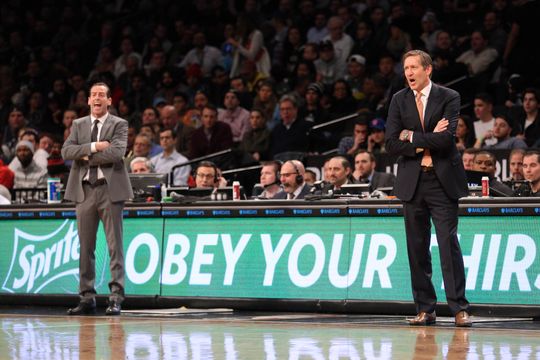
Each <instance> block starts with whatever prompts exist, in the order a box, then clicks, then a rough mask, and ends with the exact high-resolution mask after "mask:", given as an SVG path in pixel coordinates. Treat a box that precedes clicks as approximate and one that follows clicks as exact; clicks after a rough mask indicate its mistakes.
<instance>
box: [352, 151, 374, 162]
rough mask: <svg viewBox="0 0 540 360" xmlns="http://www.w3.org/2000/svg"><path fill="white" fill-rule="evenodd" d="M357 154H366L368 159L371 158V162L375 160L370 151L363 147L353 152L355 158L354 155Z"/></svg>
mask: <svg viewBox="0 0 540 360" xmlns="http://www.w3.org/2000/svg"><path fill="white" fill-rule="evenodd" d="M359 154H368V155H369V160H371V162H377V161H376V159H375V155H373V153H372V152H371V151H367V150H365V149H360V150H358V151H357V152H356V153H355V154H354V158H355V159H356V156H357V155H359Z"/></svg>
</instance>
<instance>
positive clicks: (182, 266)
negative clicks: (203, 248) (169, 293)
mask: <svg viewBox="0 0 540 360" xmlns="http://www.w3.org/2000/svg"><path fill="white" fill-rule="evenodd" d="M177 247H179V248H180V250H179V251H178V252H177V253H175V250H176V248H177ZM189 247H190V246H189V239H188V237H187V236H185V235H183V234H170V235H169V238H168V240H167V248H166V250H165V256H164V257H163V271H162V274H161V282H162V284H164V285H176V284H180V283H181V282H182V281H183V280H184V279H185V277H186V274H187V263H186V256H187V254H188V253H189ZM173 265H176V266H177V267H178V270H177V271H176V272H175V273H173V272H172V267H173Z"/></svg>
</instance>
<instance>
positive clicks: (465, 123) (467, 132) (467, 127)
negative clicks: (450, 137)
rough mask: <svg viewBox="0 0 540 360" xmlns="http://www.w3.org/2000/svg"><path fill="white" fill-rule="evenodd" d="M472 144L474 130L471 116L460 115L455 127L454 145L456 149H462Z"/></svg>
mask: <svg viewBox="0 0 540 360" xmlns="http://www.w3.org/2000/svg"><path fill="white" fill-rule="evenodd" d="M473 145H474V131H473V129H472V124H471V118H470V117H469V116H467V115H460V116H459V118H458V123H457V127H456V147H457V149H458V151H464V150H465V149H467V148H470V147H472V146H473Z"/></svg>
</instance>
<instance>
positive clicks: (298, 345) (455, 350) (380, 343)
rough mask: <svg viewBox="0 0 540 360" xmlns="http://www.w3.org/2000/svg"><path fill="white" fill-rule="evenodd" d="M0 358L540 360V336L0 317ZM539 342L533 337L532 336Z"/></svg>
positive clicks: (479, 331) (451, 330)
mask: <svg viewBox="0 0 540 360" xmlns="http://www.w3.org/2000/svg"><path fill="white" fill-rule="evenodd" d="M0 322H1V324H2V333H3V334H2V336H1V337H0V351H1V352H2V353H1V354H0V358H17V359H21V358H26V359H33V360H37V359H85V360H86V359H228V360H232V359H315V360H319V359H336V360H338V359H466V358H471V359H476V358H490V359H499V358H500V359H507V358H519V359H538V358H540V340H539V339H538V336H536V334H535V333H534V332H531V331H528V332H527V331H522V332H520V331H519V330H517V331H516V330H512V333H511V334H509V333H508V332H507V331H500V330H488V329H475V328H472V329H455V328H451V327H448V328H445V327H418V328H411V327H406V326H403V327H390V326H384V327H381V326H379V327H376V326H375V327H367V326H365V325H361V326H358V327H355V326H353V325H351V324H347V325H346V326H338V325H335V324H332V325H328V324H305V323H304V324H292V323H290V322H289V323H283V324H279V323H277V324H276V323H263V322H254V321H249V322H247V321H235V320H234V319H231V320H230V321H219V322H218V321H211V320H203V319H201V320H200V321H193V320H188V321H186V320H176V319H147V318H140V319H137V318H126V317H114V318H107V317H87V318H86V317H80V318H66V317H57V318H55V317H39V318H38V317H14V316H4V317H0ZM533 335H534V336H533Z"/></svg>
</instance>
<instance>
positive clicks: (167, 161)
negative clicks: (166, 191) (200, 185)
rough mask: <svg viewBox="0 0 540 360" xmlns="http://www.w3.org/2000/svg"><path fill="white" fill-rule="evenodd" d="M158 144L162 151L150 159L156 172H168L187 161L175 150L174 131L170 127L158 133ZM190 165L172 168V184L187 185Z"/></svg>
mask: <svg viewBox="0 0 540 360" xmlns="http://www.w3.org/2000/svg"><path fill="white" fill-rule="evenodd" d="M159 145H160V146H161V147H162V148H163V152H162V153H161V154H158V155H156V156H154V157H153V158H151V159H150V161H152V165H153V166H154V170H155V172H157V173H162V174H168V173H170V172H171V171H172V169H173V167H175V166H176V165H180V164H184V163H186V162H188V159H187V158H186V157H185V156H183V155H181V154H180V153H179V152H178V151H176V133H175V132H174V130H172V129H163V130H161V131H160V133H159ZM190 172H191V166H189V165H184V166H179V167H177V168H176V169H174V175H173V179H172V184H173V185H187V181H188V177H189V173H190Z"/></svg>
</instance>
